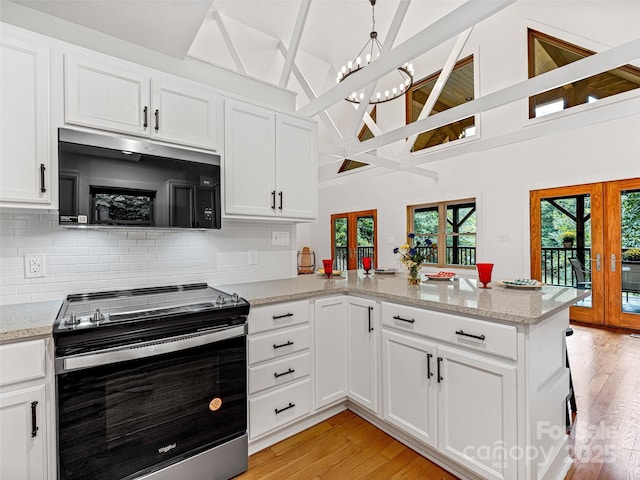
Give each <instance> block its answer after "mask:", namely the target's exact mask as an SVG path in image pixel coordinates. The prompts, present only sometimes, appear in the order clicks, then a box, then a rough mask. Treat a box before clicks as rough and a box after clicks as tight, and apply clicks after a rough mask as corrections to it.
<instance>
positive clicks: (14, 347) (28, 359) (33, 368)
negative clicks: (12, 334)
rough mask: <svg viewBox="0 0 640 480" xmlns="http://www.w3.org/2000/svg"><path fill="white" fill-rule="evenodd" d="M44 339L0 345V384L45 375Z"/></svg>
mask: <svg viewBox="0 0 640 480" xmlns="http://www.w3.org/2000/svg"><path fill="white" fill-rule="evenodd" d="M44 362H45V344H44V340H43V339H41V340H30V341H27V342H19V343H9V344H6V345H0V385H9V384H11V383H17V382H24V381H26V380H33V379H35V378H43V377H44V376H45V363H44Z"/></svg>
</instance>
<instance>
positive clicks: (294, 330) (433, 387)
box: [219, 271, 589, 479]
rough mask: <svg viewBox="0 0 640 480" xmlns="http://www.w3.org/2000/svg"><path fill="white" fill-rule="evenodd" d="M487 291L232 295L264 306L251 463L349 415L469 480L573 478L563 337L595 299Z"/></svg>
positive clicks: (252, 369) (322, 285)
mask: <svg viewBox="0 0 640 480" xmlns="http://www.w3.org/2000/svg"><path fill="white" fill-rule="evenodd" d="M478 285H479V284H478V283H477V281H476V280H475V279H469V278H457V279H453V280H447V281H431V280H429V281H425V282H423V283H422V284H421V285H420V286H419V287H410V286H408V284H407V278H406V274H404V273H403V272H400V273H399V274H397V275H380V274H373V275H370V276H368V275H364V274H363V273H362V272H356V271H349V272H346V273H343V274H342V275H336V276H333V277H332V278H330V279H327V278H326V277H325V276H320V275H318V274H315V275H305V276H298V277H297V278H292V279H282V280H271V281H263V282H254V283H246V284H234V285H222V286H220V287H219V288H221V289H222V290H226V291H235V292H237V293H238V294H239V295H240V296H242V297H244V298H246V299H247V300H249V301H250V303H251V304H252V313H251V314H250V318H249V416H250V423H249V425H250V427H249V430H250V452H256V451H259V450H261V449H262V448H265V447H266V446H268V445H270V444H273V443H274V442H277V441H279V440H281V439H283V438H286V437H287V436H289V435H291V434H293V433H296V432H298V431H300V430H302V429H304V428H307V427H309V426H310V425H313V424H314V423H317V422H319V421H321V420H322V419H324V418H327V417H328V416H331V415H333V414H335V413H336V412H338V411H340V410H342V409H344V408H349V409H351V410H352V411H354V412H356V413H357V414H358V415H360V416H361V417H363V418H365V419H366V420H368V421H369V422H371V423H372V424H374V425H376V426H378V427H379V428H381V429H382V430H384V431H386V432H387V433H389V434H390V435H392V436H394V437H395V438H397V439H399V440H400V441H402V442H403V443H405V444H406V445H408V446H410V447H411V448H413V449H414V450H416V451H418V452H420V453H421V454H423V455H424V456H426V457H428V458H429V459H431V460H432V461H434V462H436V463H438V464H440V465H441V466H442V467H443V468H445V469H447V470H448V471H450V472H452V473H454V474H456V475H458V476H459V477H461V478H469V479H475V478H478V479H479V478H483V479H534V478H536V479H537V478H545V479H561V478H564V475H565V473H566V471H567V469H568V467H569V464H570V463H569V462H570V459H569V457H568V452H567V442H566V440H567V436H566V434H565V428H566V425H565V418H566V413H567V411H566V408H565V406H566V397H567V395H568V391H569V372H568V369H567V368H566V363H565V356H566V350H565V349H566V347H565V331H566V328H567V327H568V326H569V314H568V312H569V306H570V305H572V304H574V303H576V302H577V301H579V300H580V299H582V298H584V297H585V296H587V295H588V293H589V292H588V291H584V290H576V289H573V288H565V287H552V286H543V287H541V288H537V289H519V288H505V287H501V286H497V285H494V287H493V288H490V289H483V288H478ZM282 409H286V411H283V410H282Z"/></svg>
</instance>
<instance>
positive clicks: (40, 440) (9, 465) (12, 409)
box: [0, 385, 49, 480]
mask: <svg viewBox="0 0 640 480" xmlns="http://www.w3.org/2000/svg"><path fill="white" fill-rule="evenodd" d="M46 405H47V401H46V397H45V386H44V385H38V386H34V387H28V388H23V389H20V390H15V391H11V392H8V393H2V394H0V425H2V428H0V478H2V479H5V478H6V479H7V480H8V479H20V480H45V479H47V478H49V476H48V475H47V456H46V450H47V448H46V441H47V438H48V434H47V420H46V415H45V408H46Z"/></svg>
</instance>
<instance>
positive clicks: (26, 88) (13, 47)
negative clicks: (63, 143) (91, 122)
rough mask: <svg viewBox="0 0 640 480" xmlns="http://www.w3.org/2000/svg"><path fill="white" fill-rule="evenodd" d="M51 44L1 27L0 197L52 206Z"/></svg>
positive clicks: (4, 200)
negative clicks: (8, 32) (27, 39)
mask: <svg viewBox="0 0 640 480" xmlns="http://www.w3.org/2000/svg"><path fill="white" fill-rule="evenodd" d="M49 58H50V52H49V49H48V48H46V47H43V46H40V45H36V44H31V43H28V42H24V41H22V40H20V39H14V38H11V37H10V36H8V35H6V34H4V33H3V35H2V40H1V43H0V88H1V89H2V101H0V117H1V118H2V122H1V123H0V138H1V139H2V140H1V141H0V202H1V203H2V204H3V205H7V206H22V205H30V206H34V207H41V208H42V207H44V206H50V204H51V202H52V198H53V197H52V195H51V189H52V184H51V164H50V156H51V149H50V145H49V61H50V60H49Z"/></svg>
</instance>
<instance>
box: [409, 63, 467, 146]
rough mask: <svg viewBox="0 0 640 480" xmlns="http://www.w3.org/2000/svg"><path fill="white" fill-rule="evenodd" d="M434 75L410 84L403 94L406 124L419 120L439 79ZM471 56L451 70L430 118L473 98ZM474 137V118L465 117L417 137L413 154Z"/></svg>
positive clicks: (436, 74) (437, 74)
mask: <svg viewBox="0 0 640 480" xmlns="http://www.w3.org/2000/svg"><path fill="white" fill-rule="evenodd" d="M439 75H440V72H436V73H434V74H432V75H429V76H428V77H426V78H424V79H422V80H420V81H419V82H416V83H414V84H413V86H412V87H411V88H410V89H409V91H408V92H407V95H406V117H407V118H406V120H407V125H408V124H409V123H413V122H415V121H416V120H418V117H419V115H420V112H421V111H422V108H423V107H424V105H425V103H426V102H427V99H428V98H429V94H430V93H431V91H432V90H433V88H434V87H435V84H436V80H438V76H439ZM474 96H475V95H474V75H473V55H471V56H469V57H466V58H464V59H462V60H460V61H459V62H458V63H457V64H456V66H455V67H454V69H453V71H452V72H451V75H450V76H449V79H448V80H447V83H446V84H445V86H444V88H443V89H442V92H441V93H440V95H439V97H438V100H437V102H436V104H435V105H434V107H433V110H431V112H430V114H429V115H434V114H436V113H440V112H444V111H445V110H448V109H450V108H453V107H457V106H458V105H461V104H463V103H465V102H469V101H471V100H473V99H474ZM471 135H475V118H474V117H473V116H471V117H467V118H465V119H462V120H460V121H457V122H453V123H450V124H448V125H445V126H443V127H440V128H436V129H434V130H429V131H427V132H423V133H421V134H420V135H418V138H417V140H416V142H415V144H414V146H413V151H414V152H416V151H418V150H423V149H425V148H429V147H433V146H435V145H441V144H443V143H448V142H451V141H455V140H458V139H460V138H464V137H468V136H471Z"/></svg>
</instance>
